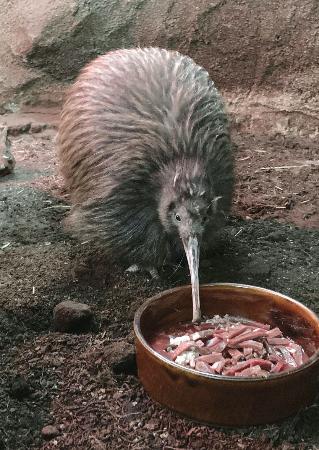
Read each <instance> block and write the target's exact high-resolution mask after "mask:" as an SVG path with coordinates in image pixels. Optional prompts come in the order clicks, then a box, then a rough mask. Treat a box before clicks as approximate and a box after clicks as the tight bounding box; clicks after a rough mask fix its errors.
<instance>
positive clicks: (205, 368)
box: [195, 361, 215, 373]
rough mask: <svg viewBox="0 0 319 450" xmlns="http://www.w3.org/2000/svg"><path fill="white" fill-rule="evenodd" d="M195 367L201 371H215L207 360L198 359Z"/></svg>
mask: <svg viewBox="0 0 319 450" xmlns="http://www.w3.org/2000/svg"><path fill="white" fill-rule="evenodd" d="M195 369H196V370H199V371H200V372H205V373H215V371H214V369H212V367H210V365H208V364H207V363H206V362H205V361H196V364H195Z"/></svg>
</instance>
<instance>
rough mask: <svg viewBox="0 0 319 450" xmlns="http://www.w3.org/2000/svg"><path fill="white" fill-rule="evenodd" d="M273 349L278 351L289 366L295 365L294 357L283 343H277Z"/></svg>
mask: <svg viewBox="0 0 319 450" xmlns="http://www.w3.org/2000/svg"><path fill="white" fill-rule="evenodd" d="M275 349H276V350H279V351H280V353H281V354H282V357H283V359H284V361H285V362H286V363H287V364H289V365H290V366H291V367H297V363H296V361H295V358H294V357H293V356H291V354H290V352H289V350H287V348H286V347H284V346H283V345H278V346H276V347H275Z"/></svg>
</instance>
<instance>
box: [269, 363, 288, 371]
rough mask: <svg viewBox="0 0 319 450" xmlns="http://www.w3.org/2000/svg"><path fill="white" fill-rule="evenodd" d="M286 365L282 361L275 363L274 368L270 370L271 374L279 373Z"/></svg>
mask: <svg viewBox="0 0 319 450" xmlns="http://www.w3.org/2000/svg"><path fill="white" fill-rule="evenodd" d="M285 367H286V364H285V363H284V362H283V361H277V362H276V364H275V365H274V367H273V368H272V369H271V371H270V372H271V373H279V372H282V371H283V370H285Z"/></svg>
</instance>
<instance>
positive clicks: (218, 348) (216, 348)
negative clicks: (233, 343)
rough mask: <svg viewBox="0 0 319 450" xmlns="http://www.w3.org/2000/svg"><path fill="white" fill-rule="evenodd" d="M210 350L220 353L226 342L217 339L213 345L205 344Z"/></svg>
mask: <svg viewBox="0 0 319 450" xmlns="http://www.w3.org/2000/svg"><path fill="white" fill-rule="evenodd" d="M207 347H208V348H209V349H210V351H211V352H217V353H220V352H222V351H223V350H225V348H226V347H227V344H226V342H225V341H219V342H217V343H216V344H215V345H209V346H207Z"/></svg>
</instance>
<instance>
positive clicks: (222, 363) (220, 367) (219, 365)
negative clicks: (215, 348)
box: [212, 359, 227, 374]
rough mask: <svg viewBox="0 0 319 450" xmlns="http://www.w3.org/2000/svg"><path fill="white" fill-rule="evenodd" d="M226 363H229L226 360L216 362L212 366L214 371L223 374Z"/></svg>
mask: <svg viewBox="0 0 319 450" xmlns="http://www.w3.org/2000/svg"><path fill="white" fill-rule="evenodd" d="M226 362H227V360H226V359H222V360H220V361H217V362H215V363H214V364H213V365H212V368H213V370H215V372H216V373H219V374H220V373H221V372H222V370H223V369H224V367H225V365H226Z"/></svg>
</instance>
